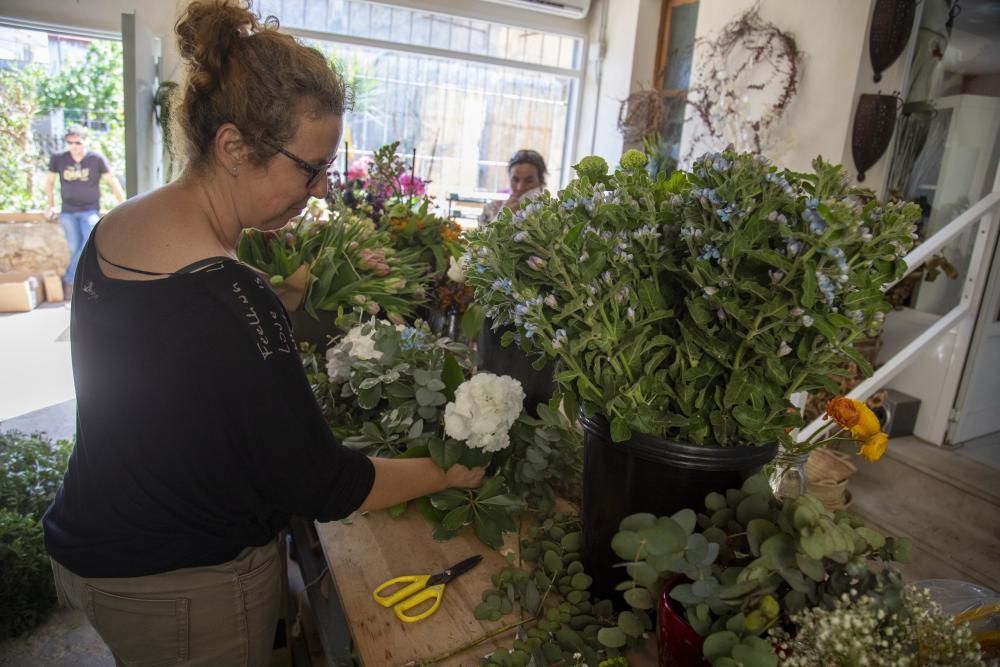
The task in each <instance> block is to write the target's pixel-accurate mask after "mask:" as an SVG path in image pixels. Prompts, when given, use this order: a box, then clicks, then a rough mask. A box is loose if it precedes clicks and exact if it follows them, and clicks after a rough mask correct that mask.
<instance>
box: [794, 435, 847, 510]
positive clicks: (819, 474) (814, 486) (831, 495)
mask: <svg viewBox="0 0 1000 667" xmlns="http://www.w3.org/2000/svg"><path fill="white" fill-rule="evenodd" d="M857 471H858V469H857V468H856V467H855V466H854V464H853V463H851V461H850V457H849V456H848V455H847V454H844V453H842V452H837V451H834V450H832V449H817V450H816V451H814V452H812V453H811V454H810V455H809V459H808V460H807V461H806V480H807V489H808V493H809V495H811V496H815V497H816V499H817V500H819V501H820V502H822V503H823V505H824V506H825V507H826V508H827V509H829V510H838V509H847V507H848V506H849V505H850V504H851V492H850V491H848V490H847V479H848V478H849V477H850V476H851V475H853V474H854V473H856V472H857Z"/></svg>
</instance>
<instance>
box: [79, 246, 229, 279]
mask: <svg viewBox="0 0 1000 667" xmlns="http://www.w3.org/2000/svg"><path fill="white" fill-rule="evenodd" d="M94 247H95V248H96V247H97V246H96V244H95V245H94ZM97 256H98V257H100V258H101V259H102V260H104V261H105V262H107V263H108V264H110V265H111V266H113V267H115V268H118V269H121V270H123V271H131V272H132V273H139V274H142V275H144V276H177V275H181V274H184V273H194V272H195V271H197V270H199V269H203V268H205V267H206V266H211V265H213V264H218V263H219V262H222V261H225V260H227V259H230V258H229V257H222V256H219V257H206V258H204V259H199V260H198V261H197V262H192V263H190V264H188V265H187V266H185V267H183V268H181V269H178V270H177V271H174V272H172V273H157V272H156V271H144V270H142V269H133V268H132V267H131V266H124V265H122V264H115V263H114V262H112V261H111V260H110V259H108V258H107V257H105V256H104V255H103V254H102V253H101V251H100V249H98V250H97Z"/></svg>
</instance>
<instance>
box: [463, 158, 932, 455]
mask: <svg viewBox="0 0 1000 667" xmlns="http://www.w3.org/2000/svg"><path fill="white" fill-rule="evenodd" d="M646 161H647V160H646V157H645V156H644V155H643V154H642V153H640V152H638V151H629V152H628V153H626V154H625V155H624V156H623V157H622V164H621V166H620V168H619V169H618V170H616V171H615V172H614V173H612V174H609V173H608V166H607V163H606V162H605V161H604V160H603V159H601V158H599V157H596V156H591V157H587V158H584V159H583V160H581V162H580V163H579V164H578V165H576V167H575V169H576V170H577V174H578V178H576V179H575V180H573V181H572V182H570V183H569V185H568V186H567V187H566V188H565V189H564V190H562V191H560V192H559V194H558V196H557V197H553V196H550V195H543V196H541V197H539V198H537V199H535V200H533V201H532V202H531V203H530V204H529V205H527V206H525V207H524V208H523V209H520V210H518V211H517V212H515V213H511V212H510V211H505V212H503V213H502V214H501V215H500V217H499V218H498V219H497V220H496V221H495V222H494V223H492V224H491V225H490V226H489V227H487V228H485V229H482V230H476V231H473V232H470V233H469V235H468V240H469V250H468V252H467V255H466V256H465V259H464V263H465V265H466V266H465V269H466V274H467V276H468V281H469V283H470V284H472V285H473V286H474V287H475V288H476V295H477V303H478V304H480V305H482V306H483V307H484V308H485V309H486V314H487V315H488V316H489V317H491V318H492V319H493V321H494V323H496V324H497V325H498V326H499V325H505V324H512V325H514V326H515V327H516V328H517V332H516V333H513V332H510V333H508V334H505V339H506V344H509V343H511V342H517V343H518V344H519V345H520V346H521V347H522V348H524V349H526V350H527V351H531V350H540V351H543V352H544V353H545V354H546V355H548V356H549V357H551V358H554V359H557V360H558V362H559V370H558V374H557V378H558V380H559V382H560V384H561V385H562V386H563V387H564V388H565V389H566V390H567V391H569V392H571V393H573V394H575V395H576V396H577V397H578V398H579V400H580V402H581V403H582V404H583V406H584V408H585V409H586V411H587V412H588V413H589V414H604V415H605V416H606V417H607V418H608V420H609V421H610V423H611V432H612V437H613V438H614V439H615V440H616V441H622V440H625V439H627V438H628V437H629V436H630V434H631V432H632V431H639V432H642V433H648V434H651V435H654V436H658V437H664V438H671V439H675V440H679V441H682V442H688V443H693V444H703V445H721V446H743V445H751V446H752V445H759V444H763V443H770V442H779V443H781V444H783V445H785V446H787V447H791V446H792V445H793V443H792V441H791V438H790V436H789V435H788V433H787V429H790V428H794V427H796V426H799V425H801V418H800V417H799V416H798V415H797V413H796V412H794V411H793V412H789V408H790V407H791V404H790V402H789V396H790V395H791V394H793V393H795V392H798V391H803V390H811V389H815V388H819V387H826V388H829V389H831V391H836V390H837V386H836V384H835V383H834V381H833V379H832V376H834V375H837V374H841V373H843V369H842V361H843V360H844V359H845V358H849V359H852V360H854V361H855V362H856V363H857V364H858V366H859V367H860V368H862V369H863V370H865V371H866V372H868V373H870V372H871V367H870V365H869V364H868V362H867V361H865V360H864V359H863V358H862V357H861V355H859V354H858V353H857V352H855V350H854V348H853V343H854V342H855V341H857V340H859V339H860V338H862V337H863V336H866V335H868V334H870V333H872V332H874V331H877V330H878V328H879V327H880V324H881V321H882V318H883V313H884V312H885V311H887V310H889V305H888V303H887V302H886V301H885V299H884V298H883V296H882V293H881V286H882V285H883V284H885V283H886V282H889V281H891V280H892V279H893V278H895V277H897V276H898V275H899V273H900V272H901V271H902V270H903V269H904V266H905V264H904V262H903V261H902V256H903V255H904V254H905V252H906V251H907V250H908V248H909V247H910V246H911V244H912V232H913V223H914V221H915V220H917V219H918V217H919V209H918V208H917V207H916V206H915V205H912V204H896V203H892V204H888V205H885V206H881V205H879V203H878V202H877V201H875V200H874V199H872V197H871V195H870V193H867V192H866V191H862V190H858V189H854V188H851V187H850V186H849V180H848V178H847V177H846V175H845V174H844V171H843V169H842V168H840V167H836V166H832V165H830V164H827V163H826V162H824V161H822V160H820V159H817V160H816V161H815V162H814V164H813V167H814V171H813V172H812V173H807V174H800V173H794V172H791V171H787V170H780V169H778V168H776V167H774V166H771V165H770V164H768V162H767V161H766V160H765V159H763V158H761V157H758V156H752V155H749V154H737V153H735V152H733V151H731V150H727V151H724V152H723V153H720V154H714V155H706V156H704V157H702V158H700V159H699V160H697V161H696V162H695V164H694V165H693V168H692V170H691V171H689V172H680V171H678V172H674V174H672V175H671V176H670V177H669V179H668V178H666V177H665V176H662V175H660V176H656V177H652V176H650V174H649V173H648V171H647V170H646V168H645V167H646Z"/></svg>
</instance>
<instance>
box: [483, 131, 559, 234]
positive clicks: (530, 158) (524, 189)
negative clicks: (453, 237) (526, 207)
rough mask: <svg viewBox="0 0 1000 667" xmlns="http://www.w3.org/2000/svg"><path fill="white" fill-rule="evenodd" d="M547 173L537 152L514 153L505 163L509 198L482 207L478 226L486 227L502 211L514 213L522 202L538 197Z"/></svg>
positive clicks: (543, 161)
mask: <svg viewBox="0 0 1000 667" xmlns="http://www.w3.org/2000/svg"><path fill="white" fill-rule="evenodd" d="M548 173H549V172H548V170H547V169H546V168H545V160H544V159H543V158H542V156H541V154H540V153H539V152H538V151H533V150H527V149H522V150H519V151H518V152H516V153H514V155H513V156H511V158H510V161H509V162H508V163H507V175H508V176H509V177H510V197H508V198H507V201H505V202H498V201H493V202H490V203H489V204H487V205H486V206H484V207H483V212H482V213H481V214H480V216H479V224H480V225H488V224H489V223H491V222H493V220H494V219H495V218H496V217H497V214H498V213H500V211H502V210H503V209H505V208H509V209H510V210H512V211H516V210H517V209H518V208H519V207H520V206H521V203H522V202H525V201H528V200H529V199H531V198H533V197H537V196H538V195H540V194H541V193H542V190H544V189H545V177H546V176H547V175H548Z"/></svg>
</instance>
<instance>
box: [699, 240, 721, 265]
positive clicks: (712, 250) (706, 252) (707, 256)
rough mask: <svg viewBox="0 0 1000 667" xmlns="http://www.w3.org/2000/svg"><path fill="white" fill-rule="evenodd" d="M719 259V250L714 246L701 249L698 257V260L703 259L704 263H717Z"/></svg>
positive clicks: (709, 245) (705, 246) (704, 246)
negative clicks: (712, 261) (714, 261)
mask: <svg viewBox="0 0 1000 667" xmlns="http://www.w3.org/2000/svg"><path fill="white" fill-rule="evenodd" d="M721 257H722V255H721V254H719V249H718V248H716V247H715V246H714V245H711V244H708V245H703V246H702V247H701V254H700V255H699V256H698V259H704V260H706V261H711V260H713V259H714V260H716V261H718V260H719V259H720V258H721Z"/></svg>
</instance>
